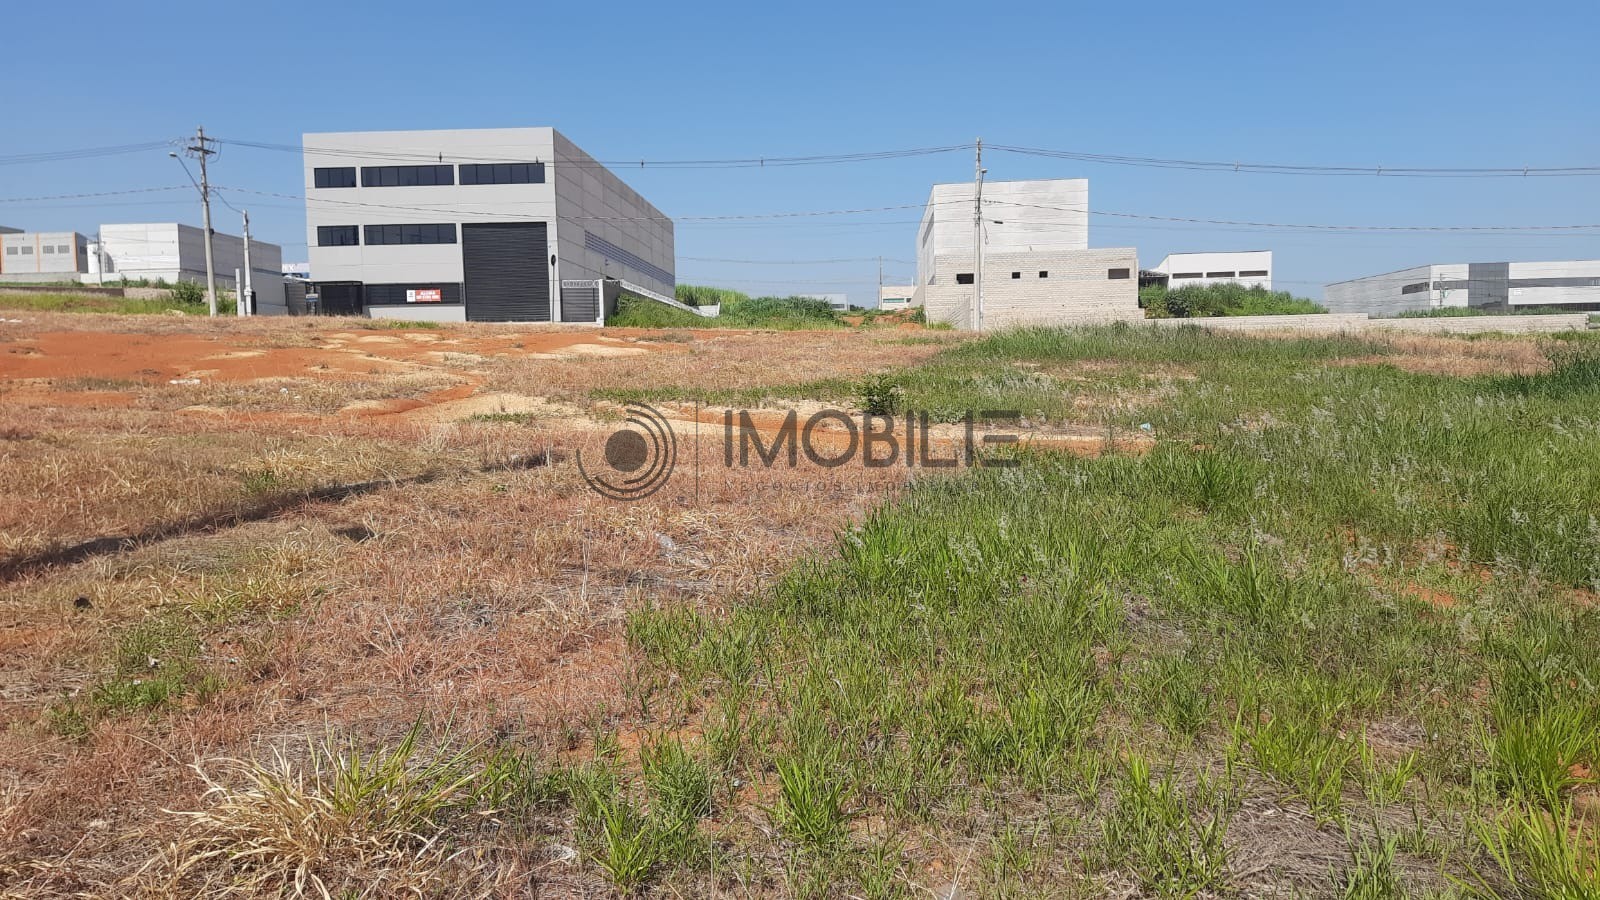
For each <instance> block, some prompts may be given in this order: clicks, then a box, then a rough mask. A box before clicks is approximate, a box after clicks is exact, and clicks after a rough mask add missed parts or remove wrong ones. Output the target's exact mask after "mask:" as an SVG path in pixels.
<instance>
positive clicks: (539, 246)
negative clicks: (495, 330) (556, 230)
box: [461, 222, 550, 322]
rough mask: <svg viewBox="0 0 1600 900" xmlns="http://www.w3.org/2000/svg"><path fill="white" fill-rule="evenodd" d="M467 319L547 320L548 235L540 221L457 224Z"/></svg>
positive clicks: (491, 320)
mask: <svg viewBox="0 0 1600 900" xmlns="http://www.w3.org/2000/svg"><path fill="white" fill-rule="evenodd" d="M461 261H462V266H463V269H464V270H465V274H466V285H465V287H466V303H467V320H468V321H471V322H548V321H550V240H549V229H548V227H547V225H546V223H544V222H491V223H466V224H463V225H462V226H461Z"/></svg>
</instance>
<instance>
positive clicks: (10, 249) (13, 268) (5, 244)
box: [0, 229, 89, 281]
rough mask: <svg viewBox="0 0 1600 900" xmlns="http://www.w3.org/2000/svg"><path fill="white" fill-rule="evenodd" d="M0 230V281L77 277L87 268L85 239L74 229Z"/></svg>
mask: <svg viewBox="0 0 1600 900" xmlns="http://www.w3.org/2000/svg"><path fill="white" fill-rule="evenodd" d="M0 231H4V232H7V233H5V234H0V281H77V280H78V276H79V275H80V274H81V273H83V272H87V271H88V270H89V240H88V238H85V237H84V236H83V235H81V234H79V233H77V232H76V231H34V232H28V231H16V230H12V229H0Z"/></svg>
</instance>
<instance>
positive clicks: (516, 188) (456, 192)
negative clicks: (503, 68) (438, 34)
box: [304, 128, 675, 324]
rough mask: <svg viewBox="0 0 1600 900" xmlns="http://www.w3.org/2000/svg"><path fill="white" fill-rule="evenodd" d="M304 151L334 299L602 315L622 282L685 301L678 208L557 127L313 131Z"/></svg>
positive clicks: (314, 262) (441, 314) (553, 316)
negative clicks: (637, 187) (679, 289)
mask: <svg viewBox="0 0 1600 900" xmlns="http://www.w3.org/2000/svg"><path fill="white" fill-rule="evenodd" d="M304 163H305V185H306V191H305V193H306V235H307V238H306V240H307V244H308V246H309V253H310V261H311V272H312V275H313V279H314V290H315V293H314V295H313V296H315V297H316V298H317V304H318V307H319V311H321V312H324V313H340V314H349V315H361V314H366V315H369V316H375V317H403V318H406V319H430V320H436V321H480V322H576V323H592V324H600V323H603V322H604V319H605V314H606V306H607V302H608V298H611V297H614V296H615V289H617V288H618V287H625V288H626V289H627V290H630V291H632V292H634V293H639V294H642V295H645V296H651V297H654V298H657V299H660V300H662V301H663V302H669V303H671V302H674V301H673V300H672V296H673V289H674V284H675V277H674V274H673V273H674V246H673V226H672V220H671V219H669V218H667V217H666V216H665V215H663V214H662V213H661V211H660V210H658V209H656V208H655V207H654V206H652V205H650V203H648V202H647V201H645V199H644V198H643V197H641V196H639V194H638V193H637V192H635V191H634V190H633V189H632V188H630V187H628V185H627V184H625V183H623V181H622V179H620V178H618V177H617V176H616V175H615V174H613V173H612V172H611V171H610V170H608V169H606V168H605V167H604V166H603V165H601V164H600V163H598V162H596V161H595V160H594V159H593V158H592V157H590V156H589V155H588V154H587V153H584V152H583V151H582V150H580V149H578V147H577V146H576V145H574V144H573V143H572V142H571V141H569V140H568V139H567V138H566V137H565V136H563V135H562V134H561V133H560V132H558V131H556V130H555V129H553V128H498V129H475V130H449V131H372V132H336V133H321V134H307V135H305V136H304ZM308 299H309V297H308Z"/></svg>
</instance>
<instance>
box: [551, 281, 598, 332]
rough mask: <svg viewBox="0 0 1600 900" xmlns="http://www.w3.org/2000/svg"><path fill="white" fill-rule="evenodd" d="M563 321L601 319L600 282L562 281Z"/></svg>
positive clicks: (586, 321) (592, 320)
mask: <svg viewBox="0 0 1600 900" xmlns="http://www.w3.org/2000/svg"><path fill="white" fill-rule="evenodd" d="M561 321H563V322H584V323H589V322H598V321H600V282H598V281H563V282H561Z"/></svg>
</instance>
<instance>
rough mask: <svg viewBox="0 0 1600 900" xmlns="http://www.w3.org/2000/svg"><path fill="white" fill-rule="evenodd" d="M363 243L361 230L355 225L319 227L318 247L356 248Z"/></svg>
mask: <svg viewBox="0 0 1600 900" xmlns="http://www.w3.org/2000/svg"><path fill="white" fill-rule="evenodd" d="M360 243H361V235H360V229H359V228H357V227H356V226H354V225H318V226H317V246H318V247H355V246H358V245H359V244H360Z"/></svg>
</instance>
